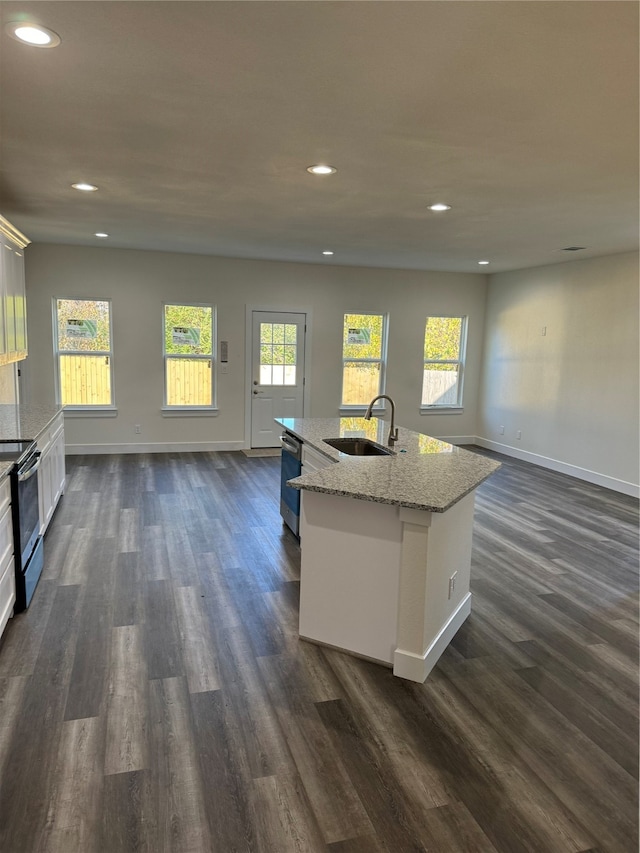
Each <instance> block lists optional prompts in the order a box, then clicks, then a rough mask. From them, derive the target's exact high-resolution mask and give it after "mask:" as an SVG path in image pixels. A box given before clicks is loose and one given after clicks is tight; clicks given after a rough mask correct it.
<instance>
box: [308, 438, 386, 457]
mask: <svg viewBox="0 0 640 853" xmlns="http://www.w3.org/2000/svg"><path fill="white" fill-rule="evenodd" d="M323 440H324V441H325V442H326V444H330V445H331V447H335V449H336V450H339V451H340V453H346V454H347V455H348V456H393V450H389V449H388V448H387V447H381V446H380V445H379V444H376V443H375V442H373V441H371V439H369V438H325V439H323Z"/></svg>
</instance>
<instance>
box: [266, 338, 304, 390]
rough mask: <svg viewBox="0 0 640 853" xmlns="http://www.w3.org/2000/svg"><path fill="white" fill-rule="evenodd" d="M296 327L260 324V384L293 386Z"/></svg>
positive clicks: (294, 382)
mask: <svg viewBox="0 0 640 853" xmlns="http://www.w3.org/2000/svg"><path fill="white" fill-rule="evenodd" d="M297 354H298V326H297V325H296V324H295V323H260V384H261V385H295V384H296V361H297Z"/></svg>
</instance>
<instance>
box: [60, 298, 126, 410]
mask: <svg viewBox="0 0 640 853" xmlns="http://www.w3.org/2000/svg"><path fill="white" fill-rule="evenodd" d="M58 302H106V303H107V305H108V306H109V343H110V349H109V350H61V349H60V347H59V335H58V332H59V329H58ZM52 320H53V356H54V358H53V360H54V373H55V377H54V383H55V394H56V403H57V404H58V405H59V406H61V405H62V391H61V388H60V356H61V355H75V356H93V357H95V356H104V357H105V358H108V359H109V373H110V380H109V381H110V384H111V403H110V404H108V405H107V404H104V403H103V404H92V403H83V404H79V403H66V404H65V407H64V410H65V414H73V413H74V412H75V413H78V414H79V415H82V414H83V413H86V414H90V415H106V416H109V415H115V414H116V412H117V409H116V404H115V385H114V372H113V308H112V300H111V299H107V298H105V297H103V296H54V297H53V300H52Z"/></svg>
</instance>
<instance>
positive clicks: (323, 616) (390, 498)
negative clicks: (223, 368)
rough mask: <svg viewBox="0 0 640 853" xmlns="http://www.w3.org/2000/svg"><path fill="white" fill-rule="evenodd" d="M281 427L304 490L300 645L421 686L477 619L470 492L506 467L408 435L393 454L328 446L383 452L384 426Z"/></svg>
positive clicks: (325, 422)
mask: <svg viewBox="0 0 640 853" xmlns="http://www.w3.org/2000/svg"><path fill="white" fill-rule="evenodd" d="M277 422H278V423H279V424H281V425H282V426H283V427H284V429H285V430H286V431H287V432H289V433H291V434H293V435H294V436H296V438H298V439H299V440H300V441H302V442H303V456H302V460H303V465H302V475H301V476H300V477H297V478H295V479H293V480H290V481H289V485H290V486H292V487H293V488H296V489H300V490H301V491H302V508H301V521H300V541H301V549H302V565H301V580H300V624H299V632H300V636H301V637H302V638H304V639H308V640H312V641H314V642H318V643H321V644H324V645H328V646H332V647H335V648H339V649H342V650H344V651H348V652H351V653H352V654H356V655H359V656H361V657H365V658H368V659H371V660H374V661H377V662H379V663H383V664H386V665H388V666H389V665H390V666H393V671H394V674H395V675H398V676H400V677H402V678H408V679H410V680H412V681H418V682H423V681H424V680H425V678H426V677H427V675H428V674H429V672H430V671H431V669H432V668H433V667H434V666H435V664H436V662H437V660H438V658H439V657H440V655H441V654H442V652H443V651H444V649H445V648H446V647H447V645H448V644H449V643H450V642H451V639H452V638H453V636H454V635H455V633H456V631H457V630H458V629H459V627H460V626H461V625H462V623H463V622H464V620H465V619H466V618H467V616H468V615H469V613H470V611H471V593H470V591H469V577H470V568H471V537H472V531H473V509H474V493H475V489H476V488H477V487H478V486H479V485H480V483H482V482H483V481H484V480H485V479H487V477H489V476H490V475H491V474H492V473H493V472H494V471H495V470H496V469H497V468H499V467H500V464H499V463H498V462H495V461H493V460H490V459H487V458H486V457H484V456H480V455H478V454H475V453H471V452H469V451H467V450H464V449H462V448H458V447H456V446H455V445H452V444H448V443H447V442H443V441H439V440H438V439H435V438H432V437H430V436H427V435H422V434H420V433H416V432H413V431H411V430H407V429H404V428H402V427H400V428H399V435H398V441H397V442H396V444H395V445H394V446H393V448H392V451H393V452H392V454H391V455H383V456H366V457H354V456H347V455H344V454H342V453H340V452H339V451H338V450H336V449H335V448H333V447H331V446H330V445H328V444H327V443H326V441H325V439H335V438H339V437H340V438H344V437H363V438H366V439H369V440H370V441H372V442H374V443H375V444H377V445H380V446H382V447H384V445H385V444H386V437H387V435H388V430H389V427H388V424H387V423H385V422H383V421H382V420H379V419H376V418H374V419H372V420H369V421H367V420H365V419H364V418H282V419H278V421H277ZM305 448H306V449H307V450H308V451H309V452H311V453H312V454H313V463H314V464H313V465H312V466H311V467H312V472H311V473H306V471H307V470H308V466H306V465H305V452H304V451H305ZM318 460H325V461H326V464H325V465H324V467H322V463H321V462H320V464H319V463H318Z"/></svg>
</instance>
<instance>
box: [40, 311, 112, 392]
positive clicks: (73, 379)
mask: <svg viewBox="0 0 640 853" xmlns="http://www.w3.org/2000/svg"><path fill="white" fill-rule="evenodd" d="M53 311H54V322H53V326H54V339H55V340H54V346H55V356H56V358H55V363H56V371H57V376H56V386H57V389H56V390H57V398H58V402H59V403H61V404H63V405H66V406H78V407H86V408H89V407H95V408H98V407H103V408H104V407H113V352H112V348H111V340H112V335H111V303H110V301H109V300H107V299H54V308H53Z"/></svg>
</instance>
